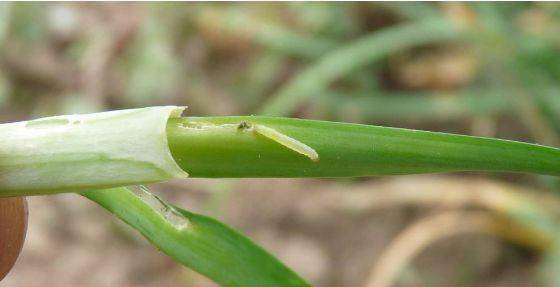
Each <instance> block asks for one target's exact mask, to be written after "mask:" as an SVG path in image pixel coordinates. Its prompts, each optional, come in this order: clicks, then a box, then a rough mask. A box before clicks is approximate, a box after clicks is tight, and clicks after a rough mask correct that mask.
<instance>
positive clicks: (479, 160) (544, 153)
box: [167, 116, 560, 177]
mask: <svg viewBox="0 0 560 287" xmlns="http://www.w3.org/2000/svg"><path fill="white" fill-rule="evenodd" d="M242 123H244V124H242ZM257 125H260V126H265V127H268V128H272V129H274V130H276V131H277V132H279V133H281V134H284V135H286V136H288V137H291V138H292V139H295V140H297V141H299V142H301V143H303V144H305V145H307V146H308V147H310V148H312V149H314V150H315V151H316V152H317V154H318V156H319V160H318V161H312V160H311V159H310V158H309V157H307V156H305V155H303V154H301V153H298V152H295V151H294V150H292V149H290V148H287V147H285V146H284V145H282V144H281V143H278V142H277V141H275V140H273V139H271V138H269V137H266V136H264V135H262V134H260V133H258V132H257V131H256V130H255V129H251V128H250V127H251V126H257ZM247 127H249V128H247ZM167 133H168V142H169V146H170V149H171V153H172V155H173V157H174V158H175V160H176V161H177V163H178V164H179V166H180V167H181V168H183V169H184V170H185V171H186V172H188V173H189V174H190V176H192V177H347V176H368V175H397V174H414V173H434V172H453V171H508V172H527V173H537V174H548V175H560V150H559V149H556V148H552V147H545V146H540V145H535V144H528V143H522V142H514V141H507V140H500V139H492V138H480V137H471V136H463V135H453V134H445V133H436V132H426V131H416V130H407V129H399V128H386V127H378V126H368V125H360V124H348V123H335V122H325V121H314V120H302V119H289V118H274V117H257V116H245V117H187V118H175V119H170V121H169V122H168V126H167Z"/></svg>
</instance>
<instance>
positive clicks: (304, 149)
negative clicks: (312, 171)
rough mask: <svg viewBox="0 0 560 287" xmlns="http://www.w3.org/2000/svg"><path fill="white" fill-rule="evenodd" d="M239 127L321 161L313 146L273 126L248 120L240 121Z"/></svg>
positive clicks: (313, 159)
mask: <svg viewBox="0 0 560 287" xmlns="http://www.w3.org/2000/svg"><path fill="white" fill-rule="evenodd" d="M237 128H238V129H244V130H253V131H255V132H256V133H258V134H260V135H262V136H265V137H267V138H269V139H271V140H273V141H275V142H277V143H279V144H281V145H283V146H285V147H287V148H289V149H291V150H293V151H295V152H297V153H300V154H302V155H304V156H306V157H308V158H310V159H311V160H312V161H315V162H317V161H319V154H318V153H317V152H316V151H315V150H314V149H313V148H312V147H310V146H308V145H306V144H304V143H302V142H300V141H298V140H296V139H294V138H292V137H289V136H287V135H285V134H283V133H281V132H279V131H277V130H275V129H273V128H269V127H267V126H263V125H253V124H250V123H248V122H241V123H239V125H238V126H237Z"/></svg>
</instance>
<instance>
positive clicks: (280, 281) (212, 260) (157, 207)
mask: <svg viewBox="0 0 560 287" xmlns="http://www.w3.org/2000/svg"><path fill="white" fill-rule="evenodd" d="M82 195H83V196H85V197H87V198H89V199H91V200H93V201H94V202H96V203H98V204H99V205H101V206H102V207H103V208H105V209H107V210H108V211H109V212H111V213H113V214H114V215H116V216H117V217H118V218H120V219H121V220H123V221H124V222H126V223H127V224H129V225H130V226H132V227H133V228H134V229H136V230H138V231H140V233H142V235H144V236H145V237H146V238H147V239H148V240H149V241H150V242H151V243H152V244H153V245H155V246H156V247H157V248H158V249H160V250H161V251H163V252H164V253H165V254H167V255H169V256H171V257H172V258H174V259H175V260H177V261H178V262H180V263H181V264H183V265H185V266H187V267H189V268H191V269H193V270H195V271H197V272H199V273H201V274H204V275H206V276H208V277H209V278H211V279H212V280H214V281H216V282H217V283H219V284H221V285H222V286H231V287H234V286H239V287H251V286H254V287H262V286H267V287H268V286H270V287H274V286H279V287H280V286H310V285H309V284H308V283H307V282H305V281H304V280H303V279H302V278H301V277H299V276H298V275H297V274H296V273H294V272H293V271H291V270H290V269H289V268H287V267H286V266H284V265H283V264H282V263H281V262H280V261H278V260H277V259H276V258H274V257H273V256H272V255H270V254H269V253H268V252H266V251H265V250H264V249H262V248H261V247H259V246H258V245H256V244H255V243H254V242H252V241H251V240H250V239H249V238H247V237H245V236H243V235H242V234H240V233H239V232H237V231H235V230H233V229H231V228H230V227H228V226H226V225H224V224H223V223H220V222H218V221H216V220H214V219H212V218H209V217H206V216H203V215H198V214H194V213H191V212H188V211H186V210H182V209H180V208H177V207H174V206H171V205H168V204H166V203H165V202H163V201H162V200H161V199H159V198H157V197H155V196H154V195H152V194H144V195H140V196H139V195H138V193H135V192H133V191H131V190H130V189H129V188H125V187H121V188H112V189H104V190H94V191H88V192H84V193H82Z"/></svg>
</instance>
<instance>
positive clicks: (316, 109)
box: [0, 2, 560, 285]
mask: <svg viewBox="0 0 560 287" xmlns="http://www.w3.org/2000/svg"><path fill="white" fill-rule="evenodd" d="M559 30H560V4H558V3H544V2H531V3H528V2H521V3H457V2H456V3H429V2H422V3H417V2H408V3H393V2H390V3H389V2H387V3H383V2H380V3H347V4H346V3H332V2H328V3H320V2H319V3H292V2H287V3H204V2H200V3H189V4H175V3H173V4H171V3H157V4H154V3H142V4H132V5H123V4H85V3H47V4H42V3H0V120H2V121H13V120H17V119H26V118H30V117H38V116H45V115H52V114H59V113H77V112H89V111H98V110H105V109H118V108H129V107H138V106H147V105H160V104H173V105H188V106H189V110H188V112H187V113H188V114H189V115H235V114H260V113H266V114H271V115H288V116H294V117H305V118H315V119H326V120H339V121H353V122H360V123H369V124H383V125H391V126H402V127H409V128H422V129H429V130H441V131H450V132H460V133H467V134H475V135H484V136H495V137H500V138H507V139H514V140H522V141H528V142H537V143H541V144H549V145H556V146H557V145H559V144H560V98H559V97H560V96H559V93H560V34H559V33H558V31H559ZM500 176H501V177H502V178H506V179H508V180H509V179H510V178H509V177H507V176H502V175H500ZM521 181H522V183H523V184H528V185H533V186H538V187H540V188H545V189H550V190H556V191H558V190H559V188H560V184H559V182H558V181H557V180H555V179H552V178H543V177H525V178H523V179H522V180H521ZM557 253H559V252H557V251H554V252H551V254H552V255H551V256H553V257H552V259H547V260H545V261H543V262H545V264H547V265H546V267H545V268H544V270H548V269H550V265H551V264H552V266H553V267H552V269H553V270H554V268H556V267H557V266H558V263H557V262H560V259H555V258H556V257H558V256H560V255H554V254H557ZM554 256H556V257H554ZM547 258H548V257H547ZM549 273H550V272H548V273H547V274H549ZM545 277H546V276H545ZM546 278H552V279H550V280H557V279H554V276H548V277H546ZM555 282H556V281H555ZM550 284H552V285H554V284H555V283H550ZM559 284H560V283H558V284H556V285H559Z"/></svg>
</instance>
